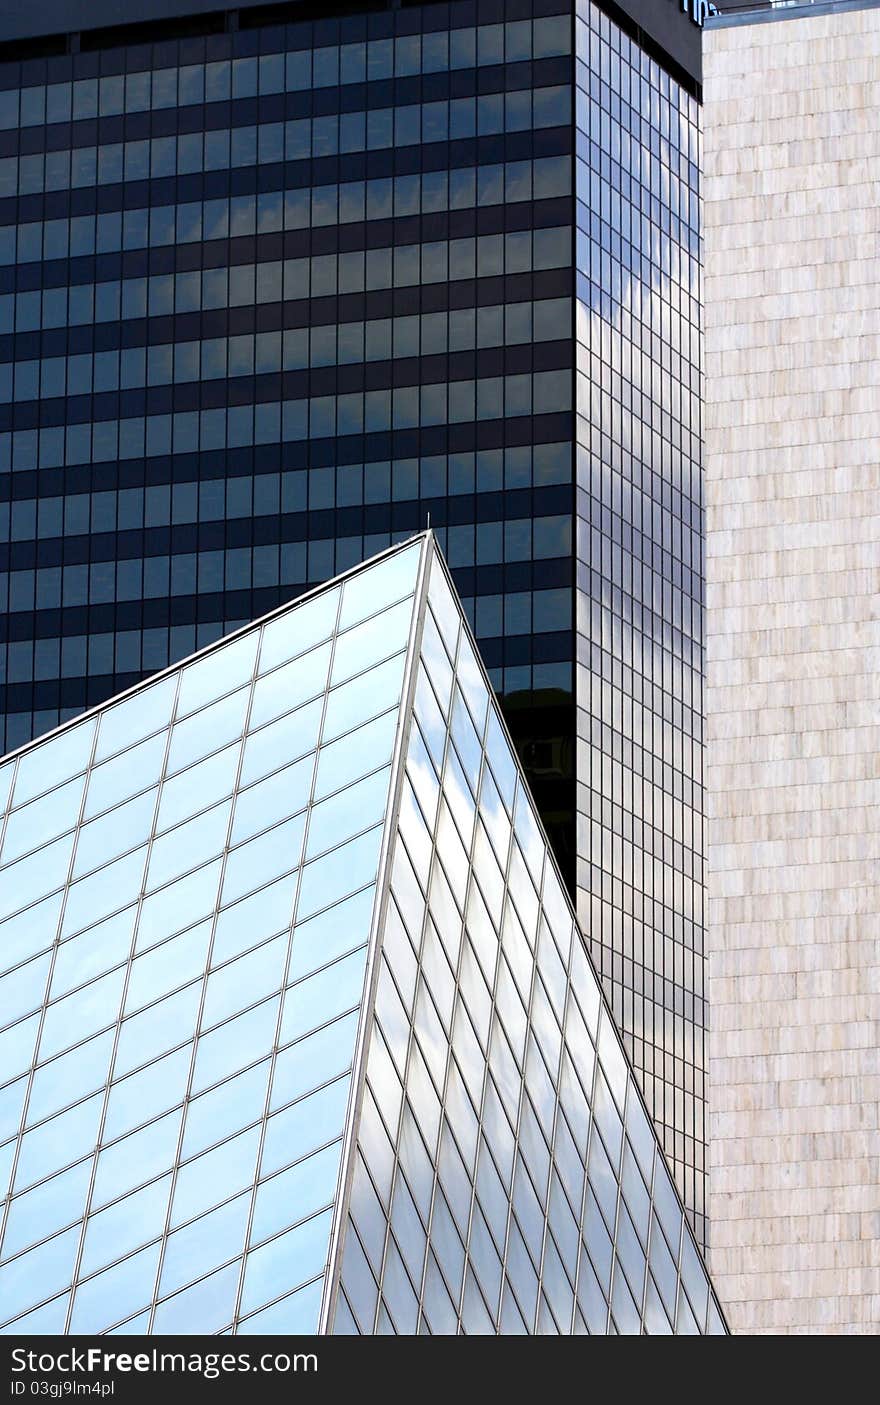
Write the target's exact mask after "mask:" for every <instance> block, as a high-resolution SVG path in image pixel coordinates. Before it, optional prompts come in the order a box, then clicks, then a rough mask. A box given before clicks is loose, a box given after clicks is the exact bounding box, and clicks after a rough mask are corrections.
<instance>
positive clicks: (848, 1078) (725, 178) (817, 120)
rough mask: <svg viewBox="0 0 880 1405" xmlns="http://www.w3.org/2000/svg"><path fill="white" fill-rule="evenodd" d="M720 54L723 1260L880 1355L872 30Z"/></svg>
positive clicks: (712, 139) (762, 1321)
mask: <svg viewBox="0 0 880 1405" xmlns="http://www.w3.org/2000/svg"><path fill="white" fill-rule="evenodd" d="M823 9H824V12H822V11H819V12H813V11H811V9H810V8H809V7H808V6H806V7H805V6H800V7H792V8H785V9H773V10H771V11H768V12H766V13H765V14H764V15H763V16H759V17H750V16H735V17H731V18H730V20H728V19H727V17H726V16H725V17H724V18H723V19H719V20H716V21H713V22H712V26H711V28H707V31H706V51H705V65H706V88H705V93H706V131H707V151H706V183H707V188H706V207H705V217H706V258H707V270H706V327H707V330H706V357H707V366H706V369H707V381H706V384H707V390H706V398H707V408H706V415H707V429H706V452H707V457H706V479H707V506H708V523H707V527H708V530H707V571H706V575H707V589H708V612H707V613H708V620H707V638H708V645H707V650H708V664H707V677H708V693H707V707H706V713H707V730H708V746H707V754H708V762H709V766H708V813H709V865H708V867H709V884H708V888H709V918H710V921H709V937H710V949H709V974H710V992H709V993H710V1006H711V1010H712V1034H711V1041H710V1056H711V1057H710V1062H711V1070H712V1074H711V1083H710V1097H709V1106H710V1116H709V1128H710V1137H709V1146H710V1157H711V1161H710V1173H709V1188H710V1197H709V1215H710V1220H711V1225H712V1239H711V1242H712V1255H711V1263H712V1267H713V1273H714V1275H715V1281H716V1283H717V1285H718V1288H719V1292H720V1293H721V1295H722V1299H723V1301H724V1303H725V1306H726V1308H727V1309H728V1311H729V1313H730V1320H731V1326H732V1328H733V1329H734V1330H741V1331H745V1332H803V1333H827V1332H834V1333H837V1332H846V1333H876V1332H877V1330H878V1326H880V1314H878V1304H880V1235H878V1224H880V1188H878V1178H877V1165H878V1155H880V1130H878V1113H877V1109H878V1099H877V1093H878V1077H877V1074H878V1068H877V1028H878V1015H880V1003H878V981H877V975H878V946H877V940H878V887H877V875H878V860H880V827H878V814H880V806H878V801H880V794H878V774H877V642H878V638H877V593H878V585H880V578H878V541H880V518H878V508H877V501H878V487H880V473H878V454H877V382H878V365H880V363H878V346H880V341H878V334H880V292H878V283H880V276H878V275H880V265H878V257H877V248H878V243H877V240H878V234H880V213H878V208H877V199H876V170H877V162H878V159H880V135H878V126H877V120H876V76H877V72H878V62H880V11H878V10H877V8H876V7H875V6H871V5H835V6H833V7H831V8H830V10H829V9H828V7H823Z"/></svg>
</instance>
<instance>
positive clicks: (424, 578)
mask: <svg viewBox="0 0 880 1405" xmlns="http://www.w3.org/2000/svg"><path fill="white" fill-rule="evenodd" d="M409 547H410V549H413V547H412V542H411V541H410V543H409ZM403 549H404V550H405V549H406V544H404V545H403ZM400 550H401V545H400V544H397V545H395V546H393V547H391V548H390V549H389V551H388V555H389V556H391V555H394V554H396V553H397V552H398V551H400ZM419 553H420V555H419V563H418V570H417V574H416V581H415V585H414V587H413V591H412V596H411V599H412V611H411V615H410V631H409V638H408V640H407V645H406V662H405V664H404V674H403V680H402V682H401V687H400V698H399V702H398V723H397V729H396V733H395V739H394V750H393V754H392V759H391V772H390V776H389V782H388V785H389V789H388V798H387V805H386V813H385V822H384V826H383V832H382V842H381V848H380V852H379V859H378V864H377V870H376V879H375V893H374V899H373V912H372V917H371V923H370V934H369V938H368V944H367V961H366V970H365V973H364V986H363V991H362V995H361V1016H360V1020H359V1023H358V1031H357V1035H356V1039H355V1048H354V1051H353V1055H352V1073H351V1085H350V1088H349V1101H348V1107H347V1110H346V1117H345V1123H344V1127H343V1136H342V1151H341V1154H340V1170H339V1180H338V1183H337V1193H336V1201H335V1205H334V1211H333V1218H332V1220H331V1229H330V1240H329V1243H328V1248H327V1262H326V1265H325V1270H324V1293H323V1295H322V1301H321V1306H320V1310H319V1319H318V1333H319V1334H320V1335H328V1334H329V1333H330V1330H331V1328H332V1325H333V1324H332V1318H333V1316H334V1315H335V1308H336V1301H337V1297H338V1292H339V1288H340V1286H341V1276H342V1252H343V1245H344V1239H345V1225H346V1221H347V1218H348V1213H349V1204H350V1200H351V1186H352V1180H353V1177H354V1166H355V1155H354V1152H355V1149H356V1146H357V1128H358V1126H359V1122H360V1107H361V1099H362V1095H363V1088H364V1086H365V1083H366V1076H367V1061H368V1051H369V1041H370V1035H371V1032H372V1023H373V1019H374V1014H373V1009H374V1004H375V993H376V985H377V982H378V979H379V970H380V967H381V960H380V957H381V948H382V935H383V932H384V927H385V916H386V912H387V905H388V901H389V894H390V890H391V859H392V855H393V850H394V844H395V836H396V835H397V829H398V818H399V813H400V796H401V791H402V787H403V777H404V773H405V765H406V748H407V745H408V742H409V736H410V731H411V727H412V709H413V699H414V696H415V680H416V673H417V665H418V661H419V658H420V656H421V642H422V627H423V623H424V615H425V610H426V608H427V600H428V575H429V571H430V564H431V561H432V559H433V555H434V539H433V536H432V535H431V533H430V531H429V532H428V533H427V534H425V535H424V536H423V538H422V542H421V546H420V548H419ZM404 598H406V597H404ZM341 608H342V593H340V610H341ZM334 650H335V643H334ZM331 672H332V662H331ZM348 681H349V682H350V681H351V680H348ZM328 695H329V685H328ZM321 725H322V730H323V725H324V723H323V719H322V724H321ZM316 773H317V763H316ZM395 1155H396V1149H395ZM392 1191H393V1183H392ZM380 1203H381V1202H380ZM390 1209H391V1206H390V1203H389V1220H388V1226H387V1232H388V1233H390V1226H391V1220H390ZM383 1268H384V1260H383ZM380 1300H381V1282H380V1286H379V1294H378V1297H377V1305H378V1302H379V1301H380Z"/></svg>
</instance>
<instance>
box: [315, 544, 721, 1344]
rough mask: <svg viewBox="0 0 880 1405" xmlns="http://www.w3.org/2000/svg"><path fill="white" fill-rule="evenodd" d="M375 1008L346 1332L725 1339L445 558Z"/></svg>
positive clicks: (413, 735)
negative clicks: (713, 1335)
mask: <svg viewBox="0 0 880 1405" xmlns="http://www.w3.org/2000/svg"><path fill="white" fill-rule="evenodd" d="M374 989H375V999H374V1005H373V1011H374V1017H373V1021H372V1031H371V1035H370V1043H369V1048H368V1054H367V1064H366V1077H365V1083H364V1087H363V1091H362V1093H361V1105H360V1122H359V1131H358V1137H357V1146H356V1149H355V1152H354V1163H353V1168H352V1169H353V1176H352V1184H351V1192H350V1203H349V1210H348V1220H347V1227H346V1232H345V1238H344V1243H343V1247H342V1267H341V1276H340V1285H341V1286H340V1290H339V1293H338V1295H337V1299H336V1307H335V1318H334V1319H333V1323H332V1330H334V1331H336V1332H340V1333H373V1332H378V1333H401V1334H412V1333H417V1332H421V1333H434V1334H444V1335H448V1334H454V1333H457V1332H465V1333H496V1332H499V1333H504V1334H508V1333H532V1332H539V1333H543V1334H546V1333H560V1334H570V1333H575V1334H585V1333H588V1332H589V1333H598V1334H602V1333H606V1332H619V1333H638V1332H640V1331H642V1330H644V1331H646V1332H649V1333H652V1334H654V1333H671V1332H679V1333H696V1332H704V1331H705V1332H710V1333H714V1332H723V1331H724V1325H723V1321H722V1319H721V1316H720V1314H719V1311H718V1307H717V1303H716V1302H715V1299H714V1296H713V1294H712V1292H711V1289H710V1285H709V1281H708V1277H707V1275H706V1271H705V1268H704V1267H703V1264H702V1261H701V1259H700V1256H699V1253H698V1251H697V1248H696V1245H695V1241H694V1239H693V1236H692V1233H691V1231H690V1228H689V1225H688V1221H687V1218H686V1216H685V1215H684V1214H683V1211H682V1206H681V1202H680V1201H679V1199H678V1198H677V1196H676V1193H675V1190H674V1188H673V1183H672V1180H671V1178H670V1175H669V1172H668V1171H667V1169H666V1166H665V1163H664V1160H663V1156H662V1154H661V1152H660V1149H659V1146H658V1143H657V1139H656V1135H655V1134H654V1132H653V1130H652V1128H651V1124H650V1121H649V1118H648V1115H647V1113H646V1111H645V1108H644V1104H643V1103H642V1101H641V1098H640V1096H639V1093H638V1091H637V1089H636V1085H635V1081H634V1078H633V1074H632V1072H631V1070H630V1069H629V1067H628V1065H627V1062H626V1059H625V1056H624V1054H623V1052H622V1048H621V1045H620V1041H619V1038H618V1036H617V1033H616V1030H615V1027H614V1024H613V1020H612V1017H611V1013H610V1010H609V1008H608V1006H607V1004H605V1003H604V1002H603V999H602V996H601V993H600V987H599V982H598V980H597V977H596V974H595V972H594V970H593V967H592V966H591V964H590V961H589V958H588V957H587V955H586V951H585V948H584V946H583V943H582V938H581V936H580V933H579V932H578V930H577V927H576V925H575V924H574V921H573V912H572V908H571V905H570V902H569V900H568V899H567V897H566V894H565V891H564V888H563V885H562V882H561V881H560V877H559V874H558V871H557V869H556V868H555V867H554V865H553V862H552V860H551V859H550V857H549V850H548V847H547V843H546V840H545V839H544V836H543V834H542V832H541V830H540V828H539V825H538V822H537V820H536V816H535V812H534V810H533V808H532V802H531V800H530V798H529V795H528V791H527V788H526V786H525V783H524V779H523V775H522V772H521V770H520V769H519V767H518V766H517V764H516V761H515V758H514V753H513V751H512V748H511V746H510V743H509V741H508V739H507V737H506V735H505V733H504V730H503V728H502V726H501V724H500V720H499V715H498V713H497V711H496V707H495V703H494V701H493V699H492V697H491V694H490V689H489V687H488V683H487V678H486V675H485V674H484V673H483V671H482V669H481V667H480V665H479V663H478V662H477V657H476V654H475V652H474V649H473V646H472V644H471V642H470V637H469V635H468V633H467V631H466V629H465V628H464V627H463V625H462V620H461V616H460V614H459V611H458V607H457V605H456V603H455V601H454V598H453V595H452V592H451V590H450V588H449V585H448V583H447V580H446V577H445V574H444V572H443V569H442V565H441V563H440V560H439V557H438V556H437V555H436V554H433V559H432V562H431V569H430V580H429V586H428V605H427V607H426V609H425V612H424V616H423V623H422V635H421V643H420V662H419V666H418V671H417V675H416V679H415V688H414V700H413V721H412V724H411V732H410V738H409V743H408V753H407V757H406V763H405V771H404V776H403V781H402V789H401V794H400V808H399V819H398V829H397V837H396V840H395V843H394V846H393V851H392V855H391V858H390V895H389V897H388V906H387V909H386V912H385V917H384V923H383V930H382V949H381V956H380V957H379V958H378V968H377V974H376V977H375V986H374Z"/></svg>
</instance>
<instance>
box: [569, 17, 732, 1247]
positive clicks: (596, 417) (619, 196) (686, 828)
mask: <svg viewBox="0 0 880 1405" xmlns="http://www.w3.org/2000/svg"><path fill="white" fill-rule="evenodd" d="M576 128H577V130H576V146H577V150H576V178H575V186H576V215H577V241H578V249H577V275H576V276H577V290H576V298H577V302H576V329H577V348H576V355H577V410H578V414H577V529H576V541H577V547H576V550H577V572H578V591H577V610H578V618H577V632H578V640H577V657H578V669H577V698H578V757H577V782H578V787H577V789H578V795H577V809H578V821H577V822H578V846H577V847H578V883H577V886H578V910H579V915H580V918H581V922H582V925H583V927H584V930H585V931H586V932H588V933H589V934H590V938H591V942H592V949H593V951H594V954H595V957H596V962H597V965H598V966H599V969H600V971H601V973H602V976H603V979H604V982H605V987H606V990H607V992H608V994H609V997H610V999H611V1004H612V1009H613V1010H614V1013H615V1017H616V1019H617V1022H618V1025H619V1027H620V1028H621V1029H622V1030H623V1032H624V1036H625V1039H626V1042H627V1048H628V1051H629V1052H630V1054H631V1057H632V1059H633V1062H634V1064H635V1067H636V1069H637V1071H638V1073H639V1076H640V1080H641V1083H642V1087H643V1089H644V1092H645V1096H646V1098H647V1101H648V1106H649V1108H650V1109H651V1111H652V1114H653V1117H654V1120H655V1124H656V1125H657V1127H658V1128H659V1129H660V1132H661V1137H662V1140H663V1143H664V1146H665V1149H666V1153H667V1155H668V1157H669V1159H670V1162H671V1164H672V1165H673V1167H674V1170H675V1173H676V1177H677V1180H678V1184H679V1186H680V1188H681V1191H682V1194H683V1196H684V1198H685V1203H686V1205H687V1207H688V1210H689V1212H690V1214H691V1216H692V1219H693V1223H694V1226H695V1228H696V1231H697V1235H698V1238H699V1239H700V1241H701V1242H704V1240H705V1233H706V1227H705V1217H704V1170H705V1164H704V1154H705V1111H704V1097H705V1087H704V1077H705V1051H704V1031H705V1005H704V998H705V991H704V959H703V950H704V948H703V934H702V923H703V806H702V720H701V719H702V606H703V567H702V546H701V533H702V491H701V479H700V464H701V440H700V433H701V430H700V408H699V403H700V402H699V394H700V304H699V298H700V265H699V258H700V244H699V141H700V131H699V104H698V103H697V101H696V99H695V98H693V97H692V96H691V95H690V94H689V93H688V92H686V91H685V90H684V89H683V88H682V87H681V86H679V84H677V83H676V82H675V81H674V80H673V79H672V78H670V76H669V75H668V74H667V73H665V72H664V71H663V70H662V69H661V68H659V67H658V65H657V64H656V63H655V62H654V61H652V60H650V59H648V58H647V57H646V56H645V54H644V53H642V52H641V51H640V50H639V49H638V47H637V45H636V44H635V43H634V42H633V41H632V40H631V39H630V38H629V37H628V36H627V35H626V34H625V33H623V32H622V31H621V30H620V29H619V28H618V27H617V26H616V25H615V24H614V23H613V22H612V21H610V20H609V19H608V17H607V16H606V15H604V14H602V13H601V11H600V10H599V9H597V8H596V6H595V5H590V4H589V3H586V0H579V3H578V7H577V19H576Z"/></svg>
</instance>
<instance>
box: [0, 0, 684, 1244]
mask: <svg viewBox="0 0 880 1405" xmlns="http://www.w3.org/2000/svg"><path fill="white" fill-rule="evenodd" d="M86 8H87V9H88V15H87V17H85V16H84V14H83V13H82V12H83V11H84V10H86ZM182 9H183V11H184V14H183V17H182V18H180V19H175V20H168V19H166V18H164V17H158V16H157V17H156V18H151V17H150V6H149V4H147V5H146V6H145V8H144V13H143V16H142V18H141V20H139V22H138V23H136V24H134V25H129V26H121V27H120V26H119V24H118V9H117V7H116V6H114V5H112V4H109V3H106V0H94V3H93V4H91V5H90V6H89V7H85V6H81V5H77V4H73V3H70V2H69V0H47V2H46V3H45V4H44V5H43V6H41V7H40V12H39V14H38V15H35V16H33V17H32V18H31V17H28V16H26V15H24V16H17V17H11V18H10V19H9V20H8V26H9V33H8V36H7V39H8V42H6V43H5V44H4V43H0V557H2V560H0V571H2V574H0V609H2V612H3V613H2V614H0V665H2V667H3V668H4V669H5V673H4V679H3V682H2V685H0V712H2V714H3V718H4V725H5V743H4V744H5V748H6V749H9V748H12V747H15V746H18V745H20V744H22V743H24V742H26V741H28V740H29V739H30V738H31V737H33V736H36V735H39V734H41V733H42V732H44V731H46V729H48V728H51V727H53V726H56V725H57V724H59V723H61V722H64V721H66V720H68V719H71V718H72V717H74V716H75V715H76V714H77V713H79V712H82V711H83V710H84V709H85V708H88V707H92V706H95V705H97V704H100V703H101V702H103V701H105V700H106V699H108V698H110V697H112V696H114V695H115V694H117V693H118V692H119V691H120V690H123V689H125V688H127V687H130V686H132V685H134V684H135V683H137V682H138V681H139V680H141V679H143V678H144V677H146V676H148V675H149V674H151V673H153V672H156V671H157V670H160V669H162V668H164V667H166V666H168V665H169V664H173V663H174V662H175V661H178V660H180V659H182V658H183V657H185V656H186V655H188V654H189V653H191V652H192V651H193V650H196V649H201V648H203V647H205V646H206V645H208V644H210V643H212V642H214V641H216V640H217V639H218V638H219V637H220V636H222V635H223V634H225V633H228V632H229V631H231V630H233V629H235V628H238V627H241V626H242V625H244V624H246V623H247V622H249V621H251V620H253V619H255V618H257V617H259V616H261V615H262V614H263V613H265V612H266V611H267V610H271V609H273V608H275V607H277V606H278V605H280V604H281V603H283V602H285V601H288V600H290V599H291V598H292V597H294V596H296V595H298V594H300V593H302V592H303V591H305V590H306V589H308V588H310V587H314V586H316V585H317V584H319V583H321V582H323V581H326V580H328V579H329V578H331V577H332V576H333V575H334V574H335V573H337V572H339V571H342V570H345V569H347V568H348V567H350V566H352V565H353V564H355V563H356V562H359V561H360V560H362V559H363V558H364V557H366V556H369V555H370V554H372V553H374V552H376V551H379V550H382V549H383V548H385V547H387V546H389V545H390V544H392V543H393V542H397V541H399V540H401V539H402V538H404V537H406V536H408V535H409V534H411V533H412V532H413V531H416V530H419V529H421V528H423V527H424V526H426V525H427V524H428V523H430V525H431V527H432V529H433V530H434V531H435V533H436V535H437V539H438V541H439V543H440V545H441V547H442V549H443V551H444V553H445V556H446V559H447V560H448V562H449V565H450V568H451V570H452V574H453V578H454V580H455V583H456V588H457V591H458V593H459V595H460V597H461V598H462V601H463V603H464V607H465V611H466V613H467V615H468V618H469V620H470V622H471V624H472V626H473V628H474V631H475V634H476V638H477V641H478V643H479V648H480V651H481V654H482V656H483V658H484V660H485V662H486V665H487V667H488V670H489V676H490V678H491V681H492V684H493V686H494V688H495V690H496V692H497V694H498V696H499V698H500V700H501V704H502V708H503V710H504V715H505V718H506V721H507V724H508V726H509V728H510V730H511V732H512V735H513V737H514V740H515V742H516V745H517V749H518V752H519V755H520V758H521V760H522V763H523V765H524V767H525V769H526V773H527V775H528V778H529V783H530V787H531V790H532V793H533V795H534V797H535V800H536V802H537V804H538V807H539V810H540V813H541V815H542V819H543V821H544V824H545V826H546V828H547V830H548V833H549V835H550V838H551V841H552V843H553V846H554V849H555V852H556V855H557V858H558V862H559V864H560V868H561V871H562V874H563V877H564V879H565V881H566V884H567V886H568V888H569V891H570V892H571V893H572V894H573V895H576V898H577V904H578V912H579V917H580V920H581V924H582V927H583V929H584V931H585V933H586V935H587V938H588V940H589V941H590V942H591V945H592V948H593V950H594V952H595V954H596V958H597V962H598V964H599V967H600V970H601V973H602V976H603V980H604V981H605V984H606V989H607V991H608V993H609V996H610V998H611V1000H612V1004H613V1008H614V1012H615V1017H616V1019H617V1021H618V1023H619V1025H620V1027H621V1029H622V1031H623V1033H624V1037H625V1040H626V1043H627V1047H628V1049H629V1051H630V1053H631V1055H632V1057H633V1059H634V1062H635V1066H636V1068H637V1071H638V1074H639V1077H640V1079H641V1080H642V1084H643V1087H644V1089H645V1092H646V1096H647V1099H648V1104H649V1107H650V1108H651V1111H652V1114H653V1116H654V1117H655V1119H656V1121H657V1124H658V1126H659V1127H660V1128H661V1129H662V1136H663V1139H664V1143H665V1146H666V1148H667V1151H668V1154H669V1156H670V1159H671V1163H672V1165H673V1167H674V1170H675V1174H676V1176H677V1179H678V1182H679V1186H680V1188H681V1190H682V1192H683V1194H684V1196H685V1200H686V1204H687V1206H688V1209H689V1211H690V1212H691V1214H692V1216H693V1217H694V1224H695V1226H696V1229H697V1232H698V1235H699V1237H700V1238H701V1239H702V1237H703V1233H704V1225H703V1221H702V1174H703V1110H702V1098H703V1087H702V1079H703V1066H702V1061H703V1042H702V1041H703V1026H704V1016H703V1006H702V963H703V949H702V937H701V921H702V914H701V908H700V899H701V893H702V887H701V882H702V872H701V865H702V839H701V825H702V816H701V805H700V745H701V736H700V721H699V719H700V669H701V655H700V638H699V612H700V607H701V598H700V582H701V579H702V577H701V570H702V567H701V563H700V559H699V540H700V538H699V532H700V516H699V515H700V511H701V508H700V496H699V423H698V412H697V406H696V396H697V390H698V386H697V377H698V374H699V350H698V338H699V308H698V299H699V286H698V267H697V264H698V253H699V249H698V237H699V233H698V217H697V207H696V201H697V194H698V187H697V179H698V177H697V173H698V158H699V152H698V140H699V136H698V126H699V122H698V115H699V109H698V101H697V95H698V82H699V46H698V43H697V42H696V38H695V36H697V37H698V35H699V30H698V29H697V27H696V26H695V25H694V24H693V23H692V21H691V19H690V18H689V17H688V16H687V15H686V14H683V13H682V12H681V10H680V8H679V7H678V6H677V5H675V4H673V3H672V0H670V3H669V6H668V11H669V13H668V17H665V18H664V19H663V20H662V22H660V21H658V19H657V15H656V14H655V13H654V11H655V10H656V6H652V5H650V4H647V3H645V0H626V3H624V5H623V7H622V8H620V7H618V6H616V5H611V4H609V6H608V9H607V11H606V10H602V9H600V8H597V7H596V6H595V5H584V4H582V3H578V5H577V6H575V5H574V4H572V3H571V0H449V3H440V4H420V3H415V4H414V3H402V4H397V3H394V4H392V3H390V0H389V3H385V0H369V2H368V0H365V3H364V4H362V5H355V4H351V3H343V4H340V5H339V6H338V10H339V13H335V7H334V5H333V4H332V3H321V4H311V3H297V0H292V3H287V4H281V5H274V6H272V5H253V4H250V3H247V0H244V3H242V4H241V5H240V6H238V7H237V8H234V9H229V10H222V11H218V10H217V9H216V8H215V7H212V6H210V5H209V4H208V3H207V0H190V3H189V4H188V5H184V6H183V7H182ZM202 12H204V13H202ZM658 25H659V28H658ZM0 38H2V36H0Z"/></svg>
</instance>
